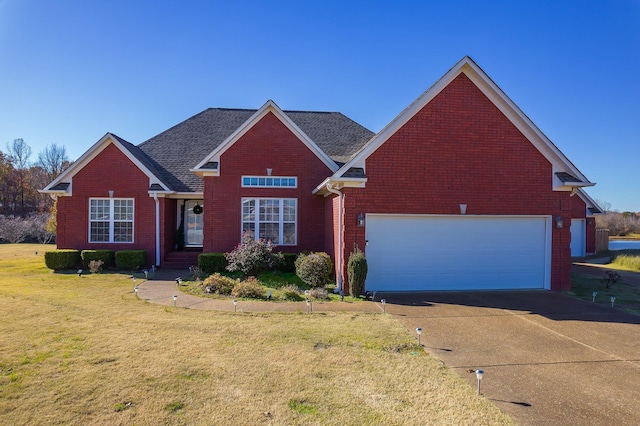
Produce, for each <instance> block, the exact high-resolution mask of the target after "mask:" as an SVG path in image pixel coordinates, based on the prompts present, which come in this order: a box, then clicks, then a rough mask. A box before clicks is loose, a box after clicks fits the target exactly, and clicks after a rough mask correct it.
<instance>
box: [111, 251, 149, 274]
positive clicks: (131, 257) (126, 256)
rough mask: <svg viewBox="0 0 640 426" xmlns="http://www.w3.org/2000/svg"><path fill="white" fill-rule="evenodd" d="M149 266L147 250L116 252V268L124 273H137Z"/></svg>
mask: <svg viewBox="0 0 640 426" xmlns="http://www.w3.org/2000/svg"><path fill="white" fill-rule="evenodd" d="M144 266H147V251H146V250H119V251H117V252H116V267H117V268H118V269H121V270H123V271H137V270H138V269H140V268H142V267H144Z"/></svg>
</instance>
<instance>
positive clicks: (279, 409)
mask: <svg viewBox="0 0 640 426" xmlns="http://www.w3.org/2000/svg"><path fill="white" fill-rule="evenodd" d="M43 251H44V250H43V246H40V245H26V244H25V245H22V244H21V245H6V244H0V312H2V315H3V320H2V321H0V424H2V425H49V424H87V425H89V424H90V425H129V424H136V425H183V424H188V425H201V424H202V425H210V424H278V425H280V424H314V425H363V424H367V425H414V424H415V425H421V424H425V422H427V423H432V424H484V425H489V424H491V425H493V424H513V422H512V421H511V419H510V418H508V417H507V416H506V415H504V414H503V413H501V412H500V411H499V410H498V409H497V408H496V407H495V406H493V405H492V404H490V403H489V401H487V400H486V399H484V398H482V397H480V396H478V395H476V392H475V389H473V388H472V387H470V386H469V385H468V384H467V383H466V382H465V381H464V380H463V379H461V378H460V377H458V376H457V375H456V374H454V373H452V372H451V371H450V370H448V369H447V368H446V367H444V366H443V365H442V364H441V363H440V362H439V361H438V360H436V359H434V358H432V357H430V356H429V355H428V354H426V353H425V352H424V351H423V350H422V349H421V348H416V347H415V342H414V336H413V335H412V334H411V333H409V332H407V330H406V329H404V328H403V327H402V326H401V325H400V324H399V323H398V322H397V321H396V320H394V319H393V318H392V317H391V316H389V315H383V314H362V313H355V312H336V313H327V314H322V315H299V314H295V313H292V314H286V313H252V314H250V313H245V314H242V315H234V314H233V313H225V312H214V311H198V310H190V309H181V308H177V309H176V308H173V307H170V306H162V305H156V304H152V303H148V302H145V301H143V300H140V299H138V298H137V297H136V296H135V294H134V292H133V289H132V286H131V279H130V275H126V274H117V273H102V274H90V275H87V276H83V277H78V276H77V275H75V274H58V273H53V272H51V271H49V270H48V269H46V268H45V266H44V262H43V254H42V252H43ZM36 252H37V254H36Z"/></svg>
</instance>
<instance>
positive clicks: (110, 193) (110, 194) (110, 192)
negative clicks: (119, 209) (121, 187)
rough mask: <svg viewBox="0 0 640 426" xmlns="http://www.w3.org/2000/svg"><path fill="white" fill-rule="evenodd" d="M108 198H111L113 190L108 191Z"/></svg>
mask: <svg viewBox="0 0 640 426" xmlns="http://www.w3.org/2000/svg"><path fill="white" fill-rule="evenodd" d="M109 198H113V189H110V190H109Z"/></svg>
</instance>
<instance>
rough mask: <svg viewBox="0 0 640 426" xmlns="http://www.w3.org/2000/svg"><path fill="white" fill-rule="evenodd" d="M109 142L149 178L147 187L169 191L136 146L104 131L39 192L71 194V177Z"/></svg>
mask: <svg viewBox="0 0 640 426" xmlns="http://www.w3.org/2000/svg"><path fill="white" fill-rule="evenodd" d="M111 144H113V145H114V146H115V147H116V148H118V149H119V150H120V151H121V152H122V153H123V154H124V155H125V156H126V157H127V158H128V159H129V160H131V162H132V163H133V164H135V166H136V167H138V168H139V169H140V170H141V171H142V172H143V173H144V174H145V175H146V176H147V177H148V178H149V187H150V188H151V187H153V188H155V189H153V191H154V192H169V187H168V185H167V184H166V182H164V181H163V180H162V179H161V178H160V177H159V172H158V170H157V168H156V167H155V165H154V164H153V162H152V161H151V160H150V159H149V158H148V157H146V155H145V154H144V153H143V152H141V151H140V150H139V148H138V147H136V146H135V145H133V144H131V143H129V142H127V141H126V140H124V139H122V138H120V137H118V136H117V135H114V134H112V133H106V134H105V135H104V136H103V137H102V138H100V140H99V141H98V142H96V143H95V144H93V146H92V147H91V148H89V149H88V150H87V151H86V152H85V153H84V154H82V156H81V157H80V158H78V160H76V161H75V162H74V163H73V164H71V166H70V167H69V168H68V169H67V170H65V171H64V172H62V173H61V174H60V176H58V177H57V178H56V179H54V180H53V181H52V182H51V183H50V184H49V185H47V186H46V187H45V188H44V189H42V190H41V191H40V192H42V193H45V194H47V193H49V194H58V195H71V192H72V190H73V177H74V176H75V175H76V174H77V173H78V172H79V171H80V170H82V169H83V168H84V167H86V166H87V165H88V164H89V163H90V162H91V161H93V160H94V159H95V158H96V157H97V156H98V155H99V154H100V153H101V152H102V151H104V150H105V149H106V147H107V146H109V145H111Z"/></svg>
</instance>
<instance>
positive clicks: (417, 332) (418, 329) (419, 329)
mask: <svg viewBox="0 0 640 426" xmlns="http://www.w3.org/2000/svg"><path fill="white" fill-rule="evenodd" d="M416 334H417V335H418V345H420V346H422V345H421V343H420V336H421V335H422V327H418V328H416Z"/></svg>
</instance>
